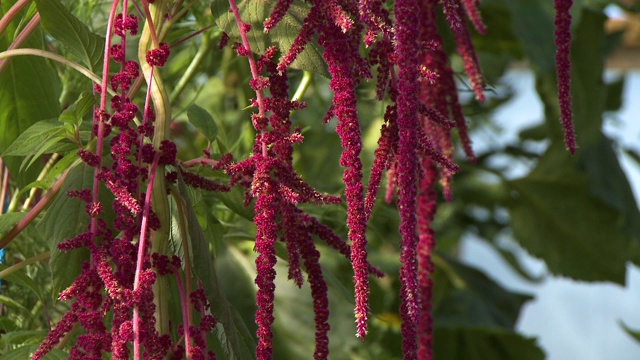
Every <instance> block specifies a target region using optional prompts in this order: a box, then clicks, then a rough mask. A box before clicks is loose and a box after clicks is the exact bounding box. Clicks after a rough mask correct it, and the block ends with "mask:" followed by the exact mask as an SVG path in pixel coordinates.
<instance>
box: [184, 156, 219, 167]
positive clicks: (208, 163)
mask: <svg viewBox="0 0 640 360" xmlns="http://www.w3.org/2000/svg"><path fill="white" fill-rule="evenodd" d="M218 163H219V161H217V160H213V159H208V158H206V157H204V156H200V157H199V158H195V159H191V160H187V161H185V162H183V163H182V166H184V167H186V168H188V167H192V166H196V165H202V166H212V167H213V166H216V165H218Z"/></svg>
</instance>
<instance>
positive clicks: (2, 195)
mask: <svg viewBox="0 0 640 360" xmlns="http://www.w3.org/2000/svg"><path fill="white" fill-rule="evenodd" d="M0 173H2V190H1V192H0V214H4V202H5V201H6V199H7V189H8V185H9V169H8V168H7V167H6V166H4V161H2V159H0Z"/></svg>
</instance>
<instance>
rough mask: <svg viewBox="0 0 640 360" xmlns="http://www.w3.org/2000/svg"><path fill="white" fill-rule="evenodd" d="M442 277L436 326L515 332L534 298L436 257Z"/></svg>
mask: <svg viewBox="0 0 640 360" xmlns="http://www.w3.org/2000/svg"><path fill="white" fill-rule="evenodd" d="M433 260H434V263H435V264H436V268H437V269H438V275H437V277H436V280H435V281H436V283H437V284H438V285H437V291H438V294H436V295H434V299H437V301H434V306H433V314H434V324H435V326H446V327H451V328H462V327H465V328H474V327H492V328H503V329H505V330H513V329H514V327H515V324H516V321H517V320H518V315H519V314H520V309H521V308H522V306H523V305H524V303H525V302H527V301H529V300H531V299H532V297H531V296H528V295H523V294H517V293H513V292H510V291H507V290H505V289H503V288H502V287H501V286H500V285H498V284H497V283H495V282H494V281H493V280H491V279H489V278H488V277H487V276H486V275H485V274H484V273H482V272H481V271H479V270H476V269H474V268H472V267H470V266H467V265H464V264H462V263H461V262H458V261H456V260H454V259H453V258H450V257H448V256H445V255H438V256H434V257H433Z"/></svg>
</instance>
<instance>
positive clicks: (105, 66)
mask: <svg viewBox="0 0 640 360" xmlns="http://www.w3.org/2000/svg"><path fill="white" fill-rule="evenodd" d="M118 3H119V0H113V3H112V4H111V10H110V11H109V18H108V20H107V34H106V39H105V43H104V60H103V63H102V87H101V88H100V110H99V115H98V116H94V120H93V121H94V124H95V122H96V121H97V122H98V135H97V136H98V139H97V145H96V156H97V158H98V166H96V169H95V171H94V175H93V190H92V195H93V203H94V204H97V203H98V202H99V201H100V199H99V196H98V194H99V189H100V180H99V179H98V173H99V172H100V169H101V168H102V151H103V147H104V119H103V118H102V114H105V113H106V111H107V110H106V109H107V84H108V83H109V49H110V48H111V39H112V34H113V20H114V19H115V17H116V11H117V10H118ZM96 118H97V119H96ZM97 232H98V218H97V217H92V218H91V233H92V234H94V235H93V236H95V234H96V233H97Z"/></svg>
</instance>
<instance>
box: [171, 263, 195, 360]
mask: <svg viewBox="0 0 640 360" xmlns="http://www.w3.org/2000/svg"><path fill="white" fill-rule="evenodd" d="M173 275H174V276H175V277H176V283H177V284H178V293H179V295H180V307H181V309H182V324H183V325H182V327H183V328H184V348H185V353H186V356H187V360H191V358H192V353H193V352H192V350H191V335H190V334H189V328H190V327H191V323H190V317H189V314H188V312H189V311H188V307H189V299H187V297H186V296H185V289H184V286H183V285H182V277H180V273H179V272H178V269H176V268H174V269H173Z"/></svg>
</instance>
